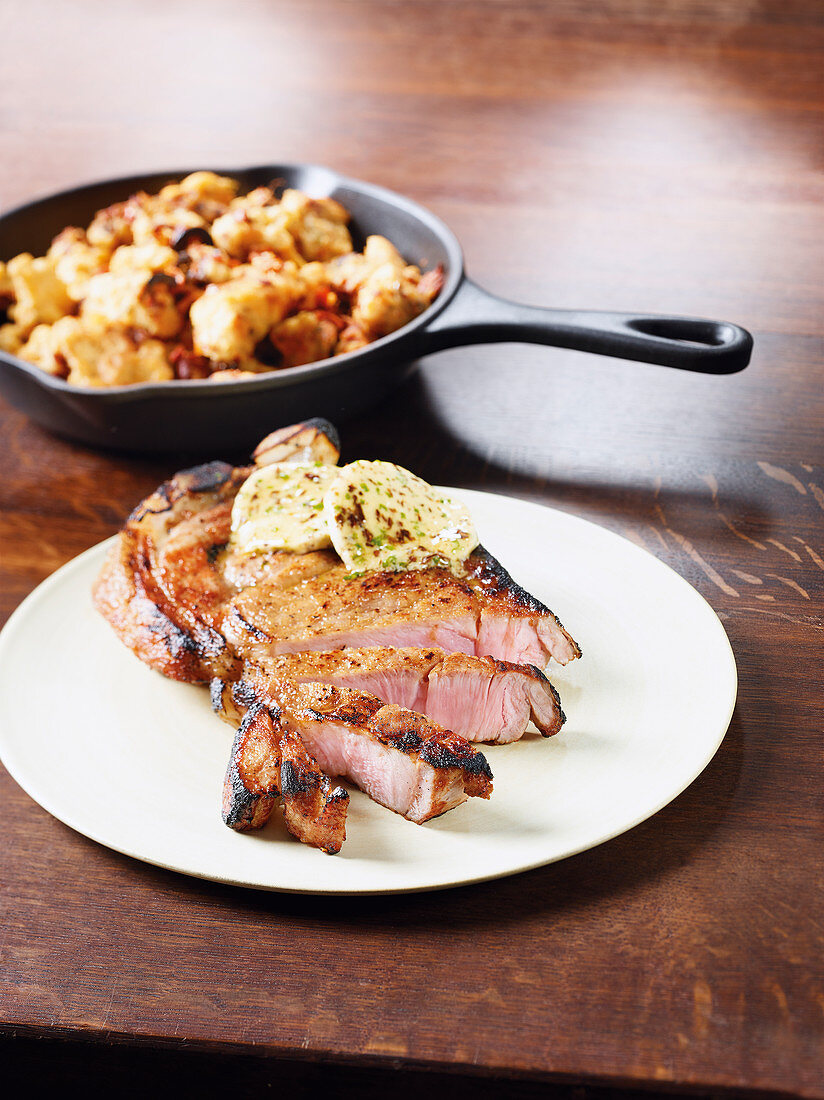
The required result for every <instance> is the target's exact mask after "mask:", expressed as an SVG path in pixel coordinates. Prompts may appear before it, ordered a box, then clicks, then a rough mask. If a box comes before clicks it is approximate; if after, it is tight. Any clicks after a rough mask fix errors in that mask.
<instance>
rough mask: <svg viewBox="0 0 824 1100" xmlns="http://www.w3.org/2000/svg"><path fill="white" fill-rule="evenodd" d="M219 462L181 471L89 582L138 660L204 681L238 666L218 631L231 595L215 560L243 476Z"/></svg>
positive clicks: (139, 513)
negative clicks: (222, 610)
mask: <svg viewBox="0 0 824 1100" xmlns="http://www.w3.org/2000/svg"><path fill="white" fill-rule="evenodd" d="M248 472H249V471H248V469H246V468H239V469H235V468H233V467H231V466H228V465H226V463H223V462H210V463H207V464H206V465H204V466H197V467H195V468H194V469H191V470H183V471H182V472H181V473H179V474H177V475H176V476H175V477H173V478H172V479H171V480H170V481H167V482H165V483H164V484H163V485H161V486H160V488H159V489H157V490H156V491H155V492H154V493H152V494H151V495H150V496H149V497H147V498H146V499H145V500H144V501H142V502H141V503H140V504H139V505H138V506H137V508H135V510H134V511H133V512H132V514H131V515H130V516H129V518H128V520H127V521H126V523H125V525H124V527H123V530H122V531H121V533H120V535H119V536H118V539H117V542H116V543H115V545H114V546H113V547H112V549H111V551H110V552H109V555H108V557H107V559H106V562H105V564H104V566H103V570H102V572H101V574H100V576H99V577H98V579H97V581H96V583H95V585H94V588H93V597H94V603H95V606H96V607H97V609H98V611H100V613H101V614H102V615H103V616H104V617H105V618H106V619H107V620H108V622H109V623H110V624H111V626H112V627H113V628H114V630H115V632H116V633H117V634H118V636H119V637H120V639H121V640H122V641H123V642H124V643H125V644H126V645H127V646H128V647H129V648H130V649H131V650H132V651H133V652H134V653H136V654H137V656H138V657H140V659H141V660H142V661H145V662H146V663H147V664H149V665H151V667H152V668H155V669H157V671H158V672H162V673H163V675H164V676H169V677H171V678H172V679H174V680H185V681H187V682H189V683H202V682H205V681H208V680H209V679H211V678H212V677H213V676H216V675H232V674H233V673H234V674H236V673H237V671H238V668H239V666H238V662H237V658H236V657H235V655H234V653H233V652H232V651H231V649H230V648H229V647H228V645H227V644H226V639H225V638H224V636H223V634H222V632H221V630H220V618H221V614H220V612H221V608H222V606H223V604H224V603H225V601H226V600H227V599H228V598H229V596H230V594H231V593H230V590H229V589H228V588H227V586H226V584H225V582H224V581H223V579H222V577H221V574H220V572H219V571H218V569H217V567H216V564H215V552H216V551H217V550H219V549H221V548H222V547H223V546H224V545H225V544H226V541H227V540H228V538H229V531H230V519H231V507H232V501H233V500H234V497H235V495H236V493H237V490H238V488H239V487H240V485H241V484H242V483H243V481H244V480H245V479H246V477H247V476H248Z"/></svg>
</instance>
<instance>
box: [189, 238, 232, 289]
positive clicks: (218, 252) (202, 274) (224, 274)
mask: <svg viewBox="0 0 824 1100" xmlns="http://www.w3.org/2000/svg"><path fill="white" fill-rule="evenodd" d="M184 262H185V271H186V276H187V278H188V279H189V280H190V282H192V283H201V284H204V283H227V282H228V281H229V279H232V278H234V275H235V272H236V270H237V267H238V264H237V261H235V260H232V259H230V257H229V256H227V255H226V253H225V252H224V251H223V249H222V248H217V247H215V246H214V245H209V244H201V243H198V242H196V243H194V244H190V245H189V246H188V247H187V249H186V259H185V261H184Z"/></svg>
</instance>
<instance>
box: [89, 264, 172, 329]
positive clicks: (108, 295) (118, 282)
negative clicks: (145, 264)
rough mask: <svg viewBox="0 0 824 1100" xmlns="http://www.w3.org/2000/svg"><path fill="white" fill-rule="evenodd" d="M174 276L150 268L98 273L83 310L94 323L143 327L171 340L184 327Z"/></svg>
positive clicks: (90, 281) (91, 283)
mask: <svg viewBox="0 0 824 1100" xmlns="http://www.w3.org/2000/svg"><path fill="white" fill-rule="evenodd" d="M174 286H175V283H174V279H173V278H172V277H171V276H169V275H164V274H162V273H152V272H151V271H150V270H147V269H146V268H137V269H135V270H130V269H128V268H127V269H126V270H123V271H110V272H107V273H106V274H105V275H95V276H94V278H93V279H90V280H89V288H88V293H87V295H86V298H85V300H84V302H83V306H82V309H81V316H82V317H83V320H84V321H86V322H87V323H89V324H90V325H97V326H99V327H104V326H105V327H107V326H112V325H119V326H121V327H123V328H134V329H140V330H141V331H143V332H145V333H148V335H150V336H159V337H160V338H161V339H169V338H170V337H172V336H176V335H177V334H178V333H179V332H180V330H181V329H182V328H183V317H182V315H181V313H180V311H179V310H178V308H177V302H176V299H175V294H174Z"/></svg>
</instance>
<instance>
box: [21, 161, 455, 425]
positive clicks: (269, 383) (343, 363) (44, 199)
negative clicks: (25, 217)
mask: <svg viewBox="0 0 824 1100" xmlns="http://www.w3.org/2000/svg"><path fill="white" fill-rule="evenodd" d="M200 171H210V172H215V173H217V174H219V175H227V176H232V175H242V176H246V175H249V174H251V173H253V172H267V173H268V172H270V171H271V173H272V175H273V178H276V177H277V173H278V172H311V173H317V174H318V176H319V177H323V176H326V177H327V178H328V180H329V188H328V192H327V193H328V194H329V195H330V196H331V194H332V192H333V191H334V190H335V189H336V188H338V187H349V188H351V189H352V190H354V191H358V192H360V193H361V194H363V195H365V196H366V197H367V199H369V200H373V199H374V200H378V201H380V202H383V203H386V204H388V205H389V206H390V207H394V208H395V209H399V210H402V211H403V212H404V213H406V214H408V215H411V217H412V218H413V219H414V220H415V221H417V222H418V223H420V224H423V225H424V226H425V227H426V228H427V229H429V230H430V232H431V233H433V234H434V235H435V236H436V237H437V238H438V239H439V241H440V242H441V244H442V245H443V247H444V249H445V251H446V253H447V256H448V258H449V270H448V271H447V272H446V281H445V283H444V286H443V289H442V290H441V292H440V293H439V294H438V297H437V298H436V299H435V300H434V301H433V302H432V303H431V305H429V306H427V308H426V309H425V310H424V311H423V313H421V314H420V315H419V316H418V317H416V318H414V319H413V320H412V321H409V322H408V323H407V324H406V325H404V326H403V327H402V328H400V329H397V330H396V331H395V332H391V333H389V334H388V335H387V336H381V337H380V338H379V339H377V340H374V341H372V342H371V343H370V344H367V345H366V347H363V348H357V349H356V350H355V351H349V352H345V353H344V354H343V355H335V356H329V357H327V358H326V359H318V360H316V361H315V362H314V363H304V364H302V365H301V366H296V367H286V368H282V369H280V370H278V369H275V370H271V371H265V372H261V374H260V375H259V376H256V377H254V378H247V379H220V380H218V381H216V382H212V381H210V380H209V379H208V378H186V379H184V378H175V379H169V380H168V381H165V382H134V383H132V384H130V385H125V386H101V387H92V386H90V387H85V386H74V385H72V384H71V383H69V382H67V381H65V379H62V378H57V377H55V376H54V375H51V374H47V373H46V372H45V371H44V370H42V369H41V368H40V367H38V366H37V365H36V364H34V363H29V362H28V361H27V360H25V359H21V358H19V357H18V356H16V355H13V354H12V353H11V352H6V351H0V364H2V365H3V366H7V367H10V368H11V369H12V370H17V371H18V372H20V373H22V374H25V375H27V376H29V377H30V378H31V379H32V381H33V382H35V383H36V384H37V385H39V386H41V387H43V388H44V389H47V390H52V391H53V392H54V393H56V394H65V395H71V396H72V397H73V398H74V399H75V400H77V399H81V400H86V399H88V400H90V401H92V402H94V403H96V404H98V405H103V404H107V403H108V404H118V405H119V404H129V403H137V402H139V401H140V400H141V399H148V398H152V397H163V396H165V397H166V398H167V399H172V400H175V401H178V400H183V399H186V398H188V399H195V400H212V398H210V397H209V396H208V395H209V394H214V395H215V398H217V397H219V396H225V395H226V394H227V393H231V392H235V391H236V392H242V393H249V394H252V393H258V392H260V391H262V390H270V389H283V388H286V387H288V386H289V385H290V384H291V382H292V380H294V381H295V382H296V383H301V382H306V381H307V380H310V379H311V378H324V377H326V376H328V375H330V374H337V373H342V372H345V371H346V370H347V369H348V368H349V367H350V366H351V365H352V364H353V363H354V364H357V362H358V360H365V359H367V358H369V357H371V356H372V355H373V354H375V355H380V354H382V353H383V352H384V351H386V350H387V349H389V348H390V347H391V346H392V345H393V344H398V345H403V343H404V342H405V341H406V342H408V343H412V339H411V338H412V337H413V335H414V334H415V333H416V332H418V331H419V330H421V329H423V328H425V327H426V326H427V325H428V324H430V323H431V322H432V321H433V320H434V319H435V318H436V317H437V316H438V315H439V314H440V313H442V312H443V310H444V309H446V307H447V306H448V305H449V303H450V302H451V301H452V299H453V298H454V297H455V295H456V293H457V291H458V289H459V287H460V285H461V283H462V281H463V279H464V261H463V250H462V249H461V245H460V242H459V240H458V238H457V237H456V235H455V234H454V233H453V232H452V230H451V229H450V228H449V226H448V225H447V224H446V222H444V221H443V220H442V219H441V218H439V217H438V216H437V215H436V214H433V213H432V211H431V210H428V209H427V208H426V207H425V206H422V205H421V204H420V203H418V202H416V201H415V200H414V199H411V198H409V197H408V196H407V195H404V194H401V193H400V192H398V191H392V190H391V189H390V188H388V187H383V186H381V185H380V184H375V183H369V182H368V181H366V180H360V179H356V178H355V177H353V176H346V175H344V174H342V173H341V172H337V171H336V170H335V169H334V168H329V167H328V166H326V165H323V164H315V163H313V162H311V161H297V162H290V163H282V164H273V163H270V162H266V163H263V164H253V165H249V166H247V167H243V168H239V167H237V166H235V167H227V168H217V167H211V168H206V169H204V168H203V167H196V168H188V169H182V170H174V171H168V172H167V171H165V170H164V169H160V170H157V171H152V172H140V173H137V174H135V173H132V174H131V175H127V176H113V177H110V178H106V179H97V180H91V181H87V182H85V183H80V184H76V185H75V186H73V187H66V188H63V189H62V190H60V191H53V192H49V193H46V194H44V195H40V196H37V197H35V198H33V199H30V200H29V201H28V202H24V203H18V204H17V205H16V206H13V207H11V208H10V209H9V210H5V211H3V212H2V213H0V228H2V227H3V226H4V225H5V224H7V223H9V222H13V221H14V219H15V218H16V217H18V216H19V215H20V214H22V213H29V212H30V211H32V209H36V208H37V207H38V206H46V205H51V204H52V203H55V202H59V201H60V200H65V199H67V198H73V197H74V196H76V195H81V194H83V193H84V192H87V191H92V190H94V189H95V188H98V187H118V186H120V185H122V186H123V187H124V188H126V187H130V188H131V190H130V191H129V192H128V194H131V193H132V192H133V191H134V190H136V189H139V187H140V185H141V181H146V180H149V179H156V178H157V177H158V176H162V177H168V182H170V183H172V182H175V181H176V180H180V179H182V178H184V176H187V175H190V174H191V173H192V172H200ZM313 197H314V196H313ZM318 197H320V196H318ZM413 357H414V349H412V354H411V355H410V356H409V358H413ZM0 373H2V372H0ZM1 389H2V383H0V390H1Z"/></svg>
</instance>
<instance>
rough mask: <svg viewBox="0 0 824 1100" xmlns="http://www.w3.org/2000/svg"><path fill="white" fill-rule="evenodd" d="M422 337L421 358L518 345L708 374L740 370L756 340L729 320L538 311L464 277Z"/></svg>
mask: <svg viewBox="0 0 824 1100" xmlns="http://www.w3.org/2000/svg"><path fill="white" fill-rule="evenodd" d="M421 337H422V344H423V347H422V348H421V350H420V351H419V354H421V355H427V354H429V353H430V352H433V351H442V350H443V349H444V348H452V347H461V346H463V345H465V344H493V343H502V342H511V341H515V342H519V343H528V344H549V345H551V346H552V347H558V348H572V349H573V350H574V351H589V352H593V353H594V354H595V355H610V356H612V357H613V358H616V359H635V360H637V361H638V362H641V363H657V364H659V365H660V366H663V367H679V368H680V369H681V370H692V371H701V372H702V373H704V374H734V373H735V372H736V371H739V370H743V369H744V367H746V365H747V363H749V361H750V354H751V352H752V336H750V334H749V333H748V332H747V331H746V330H745V329H743V328H739V327H738V325H732V324H729V323H728V322H726V321H703V320H699V319H698V318H694V317H657V316H647V315H644V314H640V315H639V314H633V313H601V312H596V311H590V310H581V311H577V310H568V309H539V308H538V307H536V306H526V305H520V304H518V303H517V302H508V301H506V300H505V299H504V298H498V297H497V296H496V295H494V294H489V293H488V292H487V291H485V290H483V289H482V288H481V287H479V286H478V285H477V284H476V283H473V282H472V281H471V280H470V279H466V278H465V279H464V280H463V282H462V283H461V285H460V286H459V287H458V290H457V293H456V294H455V297H454V298H453V299H452V301H451V302H450V303H449V304H448V305H447V307H446V308H445V309H444V310H443V312H442V313H440V314H439V315H438V316H437V317H436V318H435V319H434V321H433V322H432V323H431V324H430V325H428V326H427V327H426V329H424V330H423V332H422V334H421Z"/></svg>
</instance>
